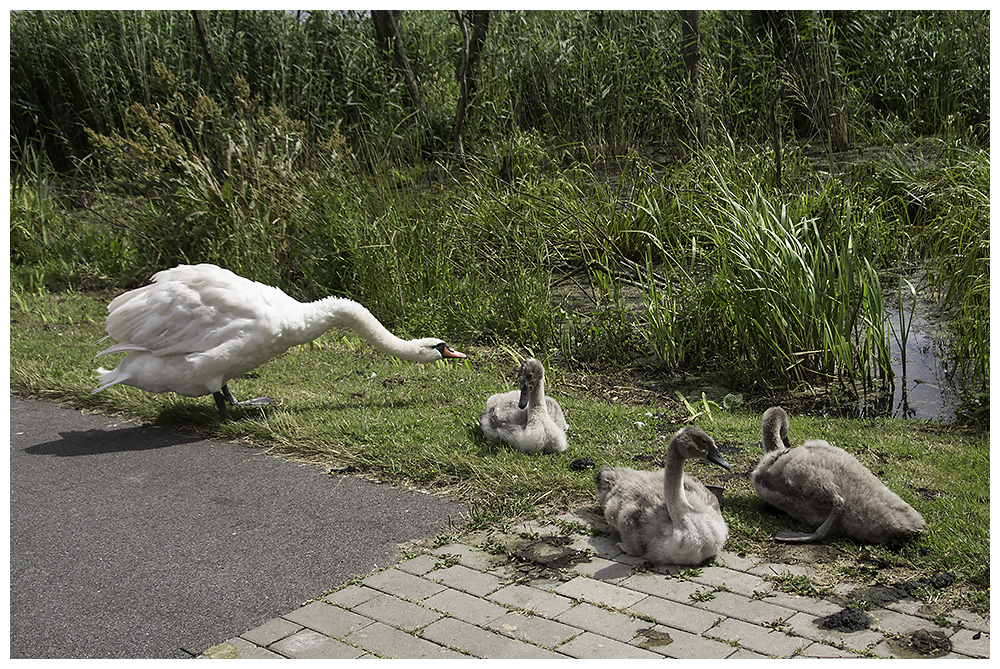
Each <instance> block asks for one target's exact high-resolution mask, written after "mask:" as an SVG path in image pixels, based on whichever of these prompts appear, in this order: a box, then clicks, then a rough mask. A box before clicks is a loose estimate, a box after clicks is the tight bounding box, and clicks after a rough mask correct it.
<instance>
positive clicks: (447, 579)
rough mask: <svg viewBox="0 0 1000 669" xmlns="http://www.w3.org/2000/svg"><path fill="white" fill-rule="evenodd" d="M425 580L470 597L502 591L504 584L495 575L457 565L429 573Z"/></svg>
mask: <svg viewBox="0 0 1000 669" xmlns="http://www.w3.org/2000/svg"><path fill="white" fill-rule="evenodd" d="M425 578H428V579H430V580H432V581H438V582H440V583H444V584H445V585H447V586H448V587H450V588H455V589H456V590H462V591H463V592H467V593H469V594H470V595H476V596H477V597H485V596H486V595H488V594H490V593H491V592H495V591H496V590H499V589H500V586H501V585H502V582H501V581H500V579H499V578H497V577H496V576H494V575H493V574H488V573H486V572H482V571H479V570H476V569H470V568H469V567H466V566H465V565H461V564H456V565H452V566H450V567H446V568H444V569H437V570H435V571H432V572H430V573H428V574H427V575H426V576H425Z"/></svg>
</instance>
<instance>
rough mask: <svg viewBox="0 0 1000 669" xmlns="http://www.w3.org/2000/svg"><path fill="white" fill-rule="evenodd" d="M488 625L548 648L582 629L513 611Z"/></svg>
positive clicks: (566, 639) (562, 641)
mask: <svg viewBox="0 0 1000 669" xmlns="http://www.w3.org/2000/svg"><path fill="white" fill-rule="evenodd" d="M487 626H488V627H489V628H490V629H492V630H494V631H496V632H499V633H500V634H505V635H507V636H512V637H514V638H515V639H521V640H522V641H527V642H529V643H533V644H535V645H536V646H544V647H546V648H554V647H555V646H558V645H559V644H561V643H565V642H566V641H569V640H570V639H572V638H573V637H575V636H576V635H578V634H580V630H578V629H577V628H575V627H570V626H569V625H563V624H562V623H558V622H556V621H554V620H549V619H547V618H542V617H540V616H532V615H527V614H524V613H516V612H513V611H512V612H510V613H507V614H506V615H504V616H501V617H500V618H497V619H496V620H494V621H493V622H491V623H489V625H487Z"/></svg>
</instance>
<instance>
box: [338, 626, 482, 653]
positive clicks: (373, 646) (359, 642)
mask: <svg viewBox="0 0 1000 669" xmlns="http://www.w3.org/2000/svg"><path fill="white" fill-rule="evenodd" d="M344 641H347V642H348V643H351V644H353V645H355V646H360V647H361V648H364V649H365V650H367V651H370V652H372V653H374V654H375V655H378V656H379V657H384V658H390V659H402V660H423V659H435V658H462V657H465V656H464V655H462V654H461V653H458V652H456V651H454V650H451V649H450V648H445V647H444V646H442V645H440V644H436V643H434V642H432V641H428V640H427V639H423V638H420V637H418V636H414V635H413V634H410V633H408V632H404V631H402V630H398V629H396V628H395V627H391V626H389V625H383V624H382V623H378V622H377V623H374V624H372V625H369V626H368V627H365V628H364V629H360V630H358V631H356V632H352V633H351V634H350V635H348V636H347V638H346V639H344Z"/></svg>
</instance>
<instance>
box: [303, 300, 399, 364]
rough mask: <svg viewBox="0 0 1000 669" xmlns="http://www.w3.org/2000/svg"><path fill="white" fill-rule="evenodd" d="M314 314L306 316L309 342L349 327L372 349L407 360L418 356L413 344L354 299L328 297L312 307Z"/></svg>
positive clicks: (312, 303) (311, 305)
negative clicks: (401, 337) (387, 327)
mask: <svg viewBox="0 0 1000 669" xmlns="http://www.w3.org/2000/svg"><path fill="white" fill-rule="evenodd" d="M308 306H309V307H311V309H309V310H310V311H312V312H313V313H312V315H311V317H310V316H307V317H306V323H305V326H306V331H307V332H306V341H312V340H313V339H315V338H316V337H318V336H319V335H321V334H323V333H324V332H326V331H327V330H329V329H330V328H334V327H343V328H349V329H351V330H353V331H354V332H356V333H358V334H359V335H361V337H362V338H363V339H364V340H365V341H366V342H368V343H369V344H371V345H372V346H373V347H375V348H377V349H378V350H380V351H382V352H383V353H388V354H389V355H392V356H395V357H397V358H402V359H404V360H412V359H414V356H415V355H416V351H415V348H416V347H415V346H414V345H413V344H412V342H409V341H405V340H403V339H400V338H399V337H397V336H396V335H394V334H392V333H391V332H389V330H387V329H386V328H385V326H384V325H382V324H381V323H380V322H379V320H378V319H377V318H375V316H373V315H372V312H370V311H368V309H366V308H365V307H364V306H363V305H361V304H358V303H357V302H355V301H354V300H348V299H346V298H343V297H327V298H325V299H322V300H318V301H316V302H311V303H310V304H309V305H308Z"/></svg>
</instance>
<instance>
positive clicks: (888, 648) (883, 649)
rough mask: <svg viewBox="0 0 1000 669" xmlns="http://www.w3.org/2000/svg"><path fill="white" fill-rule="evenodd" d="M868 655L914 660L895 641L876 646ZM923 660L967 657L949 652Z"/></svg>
mask: <svg viewBox="0 0 1000 669" xmlns="http://www.w3.org/2000/svg"><path fill="white" fill-rule="evenodd" d="M869 653H870V654H872V655H874V656H875V657H884V658H891V659H899V660H912V659H916V658H914V657H913V655H912V653H911V652H910V651H908V650H903V649H901V648H900V646H899V644H898V643H897V642H896V639H894V638H893V639H886V640H884V641H882V642H881V643H879V644H876V645H875V646H874V647H873V648H872V649H871V650H870V651H869ZM923 659H935V660H968V659H969V657H968V656H965V655H959V654H958V653H954V652H949V653H946V654H944V655H933V656H931V657H930V658H923Z"/></svg>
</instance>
